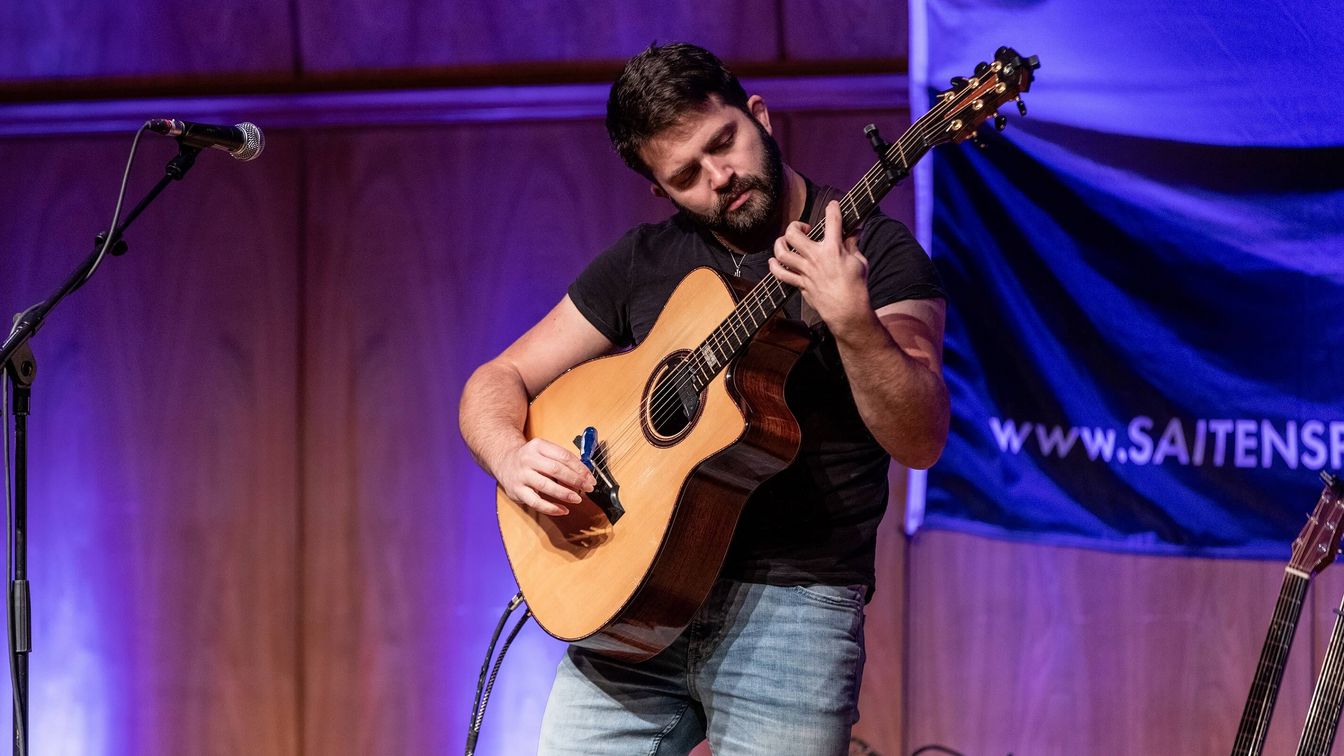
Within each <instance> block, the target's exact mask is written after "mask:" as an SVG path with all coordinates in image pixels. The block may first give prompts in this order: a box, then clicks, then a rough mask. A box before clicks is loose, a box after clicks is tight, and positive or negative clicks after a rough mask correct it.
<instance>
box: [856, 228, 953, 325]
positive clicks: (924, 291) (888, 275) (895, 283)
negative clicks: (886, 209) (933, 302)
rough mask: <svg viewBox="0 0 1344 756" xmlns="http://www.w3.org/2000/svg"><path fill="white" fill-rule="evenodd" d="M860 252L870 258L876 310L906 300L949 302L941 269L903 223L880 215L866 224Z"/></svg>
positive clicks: (871, 295) (870, 287)
mask: <svg viewBox="0 0 1344 756" xmlns="http://www.w3.org/2000/svg"><path fill="white" fill-rule="evenodd" d="M859 250H860V251H861V252H863V256H864V257H866V258H868V298H869V300H870V301H871V302H872V306H873V309H874V310H876V309H878V308H879V307H884V306H886V305H889V304H891V303H892V302H899V301H901V300H903V299H946V298H947V293H946V291H945V289H944V288H943V281H942V279H941V278H940V277H939V275H938V269H937V268H935V267H934V265H933V261H932V260H930V259H929V256H928V254H926V253H925V252H924V248H923V247H921V246H920V245H919V242H917V241H915V237H914V235H913V234H911V233H910V229H908V228H906V226H905V224H904V223H901V222H900V221H898V220H896V219H894V218H892V217H890V216H887V215H883V214H882V213H880V212H877V213H874V214H873V215H872V216H870V217H869V218H868V219H867V220H865V221H864V223H863V231H862V232H861V233H860V234H859Z"/></svg>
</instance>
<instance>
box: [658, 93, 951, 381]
mask: <svg viewBox="0 0 1344 756" xmlns="http://www.w3.org/2000/svg"><path fill="white" fill-rule="evenodd" d="M933 115H934V111H930V112H929V113H926V114H925V115H924V117H923V118H920V119H919V120H918V121H916V122H915V123H914V125H912V126H911V127H910V129H909V130H908V131H906V133H905V134H903V135H902V136H901V138H900V139H898V140H896V142H895V144H892V145H891V146H890V147H888V149H887V151H886V164H885V165H884V163H883V161H879V162H878V163H877V164H876V165H875V166H873V168H871V169H870V170H869V171H868V173H867V174H865V175H864V177H863V179H862V180H860V181H859V182H858V183H857V184H855V185H854V188H852V189H850V190H849V191H848V192H846V193H845V196H844V197H841V198H840V217H841V227H842V230H843V233H844V234H850V233H852V232H853V231H854V229H856V228H858V226H859V224H860V223H862V222H863V219H864V218H867V217H868V215H869V214H871V213H872V212H873V210H874V209H875V208H876V207H877V203H878V202H879V201H881V199H882V198H883V197H885V196H886V195H887V192H889V191H891V188H892V187H893V186H895V184H896V181H894V180H893V177H891V176H888V172H887V166H890V167H891V169H892V170H893V171H894V172H895V173H896V176H895V177H894V178H895V179H897V180H899V179H900V178H903V177H904V176H905V175H907V174H908V173H909V171H910V167H911V166H912V165H914V163H915V162H916V161H918V160H919V158H920V157H922V156H923V155H924V153H926V152H928V150H929V147H928V146H927V145H926V144H925V139H924V138H923V134H924V128H925V124H924V121H925V119H928V118H930V117H931V116H933ZM825 233H826V222H825V220H822V221H819V222H817V223H815V224H813V226H812V229H811V230H810V231H809V232H808V238H810V239H812V240H813V241H821V239H822V238H823V237H824V236H825ZM797 291H798V290H797V289H796V288H795V287H793V286H789V285H788V284H785V283H784V282H783V281H780V280H779V279H778V278H775V277H774V275H772V274H769V273H767V274H766V276H765V278H763V279H762V280H761V282H760V283H758V284H756V286H755V287H754V288H752V290H751V291H750V292H748V293H747V294H746V295H745V296H743V297H742V299H741V301H739V302H738V303H737V307H736V308H735V309H734V310H733V312H732V314H730V315H729V316H728V317H727V318H725V319H724V321H723V322H722V323H720V324H719V325H718V326H717V327H715V329H714V330H713V331H712V332H711V333H710V334H709V336H708V337H706V338H705V340H704V341H703V342H701V344H700V346H699V347H697V348H696V349H695V351H694V352H693V353H692V354H691V355H690V357H689V358H687V360H686V362H685V363H684V364H683V365H682V368H681V369H682V370H684V371H686V377H685V382H684V383H682V384H681V385H683V386H685V387H687V389H686V390H687V391H688V392H689V393H691V394H692V395H694V394H699V393H700V391H701V390H703V389H704V387H705V386H706V385H707V384H708V383H709V382H710V380H712V379H713V378H714V376H715V375H717V374H718V372H719V371H720V370H722V369H723V367H724V366H725V365H726V364H728V362H729V361H730V360H731V359H732V358H733V357H735V356H736V355H737V353H738V352H739V351H741V350H742V348H743V347H744V346H746V344H747V342H749V341H751V338H752V336H754V335H756V333H757V332H758V331H759V330H760V329H761V328H762V327H763V326H764V325H765V322H766V321H767V320H769V318H770V316H771V315H773V314H774V312H775V311H776V310H778V309H779V308H781V307H783V306H784V304H785V303H786V302H788V301H789V298H790V297H792V296H793V295H794V294H796V293H797Z"/></svg>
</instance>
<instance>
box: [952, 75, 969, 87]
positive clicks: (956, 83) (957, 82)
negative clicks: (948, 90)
mask: <svg viewBox="0 0 1344 756" xmlns="http://www.w3.org/2000/svg"><path fill="white" fill-rule="evenodd" d="M969 83H970V81H969V80H968V79H967V78H966V77H965V76H953V77H952V88H953V89H957V90H959V89H961V88H962V87H964V86H966V85H967V84H969Z"/></svg>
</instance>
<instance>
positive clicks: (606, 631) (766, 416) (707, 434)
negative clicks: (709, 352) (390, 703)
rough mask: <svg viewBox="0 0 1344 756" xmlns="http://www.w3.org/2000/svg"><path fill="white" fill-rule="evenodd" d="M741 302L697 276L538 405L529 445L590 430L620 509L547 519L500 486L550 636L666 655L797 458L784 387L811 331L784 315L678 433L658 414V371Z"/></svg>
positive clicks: (631, 653)
mask: <svg viewBox="0 0 1344 756" xmlns="http://www.w3.org/2000/svg"><path fill="white" fill-rule="evenodd" d="M735 282H736V283H741V282H737V281H735ZM738 296H739V292H738V291H737V290H735V289H734V288H733V287H732V286H730V284H729V283H728V282H727V281H726V280H725V279H724V278H723V277H722V276H720V275H719V274H718V273H716V272H714V271H712V270H709V269H707V268H699V269H696V270H694V271H692V272H691V273H690V274H689V275H687V276H686V278H685V279H683V280H682V282H681V283H680V284H678V286H677V288H676V290H675V291H674V292H673V294H672V296H671V298H670V299H669V300H668V302H667V304H666V305H665V306H664V308H663V311H662V313H661V314H660V315H659V317H658V321H657V322H656V323H655V324H654V327H653V329H652V330H651V331H650V332H649V334H648V337H647V338H646V339H645V340H644V341H643V343H641V344H640V345H639V346H638V347H636V348H634V349H632V350H631V351H629V352H625V353H622V354H618V355H611V356H607V357H601V358H598V359H596V360H591V361H589V362H586V363H583V364H581V365H579V366H577V367H575V368H573V369H572V370H570V371H568V372H566V373H565V374H563V375H561V376H560V377H559V378H557V379H556V380H555V382H553V383H552V384H551V385H550V386H547V387H546V389H545V390H543V391H542V392H541V393H540V394H539V395H538V396H537V397H536V398H535V399H534V400H533V401H532V404H531V406H530V407H529V409H528V416H527V422H526V425H525V427H524V429H523V433H524V435H525V436H526V437H527V438H528V439H532V438H544V439H547V440H548V441H551V442H553V443H555V444H559V445H561V446H564V447H566V448H571V449H573V448H575V439H576V437H578V436H580V435H582V434H583V432H584V430H585V429H586V428H589V427H592V428H594V429H595V430H596V431H597V442H598V448H599V450H600V452H601V453H600V455H599V458H600V459H601V460H602V461H603V462H604V463H605V465H606V469H605V472H607V473H608V474H609V475H610V477H611V479H612V480H613V481H614V483H615V484H616V486H617V487H618V492H619V499H620V503H621V505H622V506H623V508H624V511H623V513H621V514H620V515H619V517H617V518H616V519H615V521H614V522H613V521H612V518H611V517H610V515H609V514H608V513H607V512H604V511H603V509H602V508H600V507H599V506H598V504H596V503H594V501H593V499H592V498H590V497H585V498H584V500H583V501H582V502H581V503H579V504H577V505H574V504H571V505H568V506H569V509H570V513H569V514H568V515H565V516H563V517H550V516H547V515H542V514H538V513H537V512H535V511H533V510H532V509H530V508H528V507H524V506H522V505H519V504H517V503H516V502H514V501H512V500H510V499H509V498H508V497H507V496H505V495H504V493H503V491H502V490H500V491H498V492H497V505H498V514H499V527H500V532H501V535H502V536H503V539H504V546H505V550H506V551H507V552H508V556H509V562H510V564H511V566H512V568H513V572H514V576H515V577H516V578H517V580H518V585H519V587H520V588H521V589H522V591H523V595H524V596H525V597H526V599H527V603H528V606H529V607H530V609H531V610H532V613H533V615H534V616H535V617H536V619H537V622H538V623H539V624H540V625H541V626H542V627H543V628H544V629H545V630H546V631H547V632H548V633H550V634H551V635H554V636H555V637H557V638H560V639H562V640H566V641H570V642H574V643H578V644H579V645H582V646H585V647H589V648H592V649H595V650H598V651H601V652H603V653H606V654H608V655H611V656H618V657H622V658H628V659H645V658H648V657H650V656H653V655H654V654H656V653H658V652H659V651H661V650H662V649H663V648H666V647H667V645H668V644H670V643H671V642H672V641H673V640H675V639H676V637H677V635H678V634H680V632H681V631H682V629H683V628H684V627H685V626H686V625H687V624H688V623H689V622H690V620H691V617H692V616H693V615H694V613H695V612H696V610H697V609H698V608H699V607H700V605H701V604H702V603H703V602H704V599H705V597H706V596H707V595H708V593H709V590H710V587H711V586H712V584H713V582H714V580H715V578H716V577H717V576H718V573H719V569H720V567H721V566H722V564H723V560H724V556H725V555H726V553H727V550H728V545H729V543H730V541H731V540H732V535H733V531H734V529H735V528H736V525H737V520H738V516H739V514H740V513H741V511H742V507H743V505H744V504H745V502H746V499H747V497H748V496H749V495H750V493H751V492H752V490H754V489H755V488H756V486H758V485H759V484H760V483H761V482H762V481H764V480H765V479H766V478H768V477H770V476H771V475H774V474H775V473H776V472H778V471H779V470H781V469H783V468H784V467H785V466H787V465H788V464H789V462H791V461H792V459H793V457H794V456H795V454H796V453H797V450H798V442H799V431H798V423H797V421H796V420H795V419H794V418H793V415H792V413H790V412H789V409H788V407H787V406H786V404H785V403H784V396H783V393H784V392H783V386H784V380H785V379H786V378H787V376H788V372H789V370H791V369H792V367H793V365H794V363H795V362H796V361H797V359H798V357H799V355H800V354H801V353H802V351H803V350H804V349H806V347H807V345H808V337H807V335H806V331H805V329H803V328H802V326H801V324H797V323H794V322H791V321H787V320H784V319H783V318H781V317H780V316H779V314H778V313H776V314H775V315H773V316H772V317H771V318H770V320H769V321H768V322H767V324H766V326H765V327H764V328H762V329H761V330H760V331H759V332H758V333H757V334H756V335H755V337H754V338H753V339H752V340H751V342H750V343H749V344H748V346H747V347H746V349H745V350H744V351H743V352H742V353H741V354H739V356H738V357H737V358H736V359H734V360H733V361H732V362H730V363H729V365H728V367H727V369H726V370H722V371H719V372H718V373H717V375H715V376H714V377H713V378H712V379H711V380H710V381H709V383H708V384H707V385H706V386H705V389H704V390H703V391H702V392H701V393H700V399H699V403H698V405H697V407H696V409H695V411H694V412H693V417H691V418H690V421H689V423H688V424H685V427H684V428H677V427H675V425H674V426H672V427H669V426H667V425H666V424H665V423H664V424H662V425H660V424H659V422H658V418H659V417H661V416H662V413H660V411H661V410H664V409H665V407H664V406H662V405H663V404H665V402H659V400H658V398H657V392H656V391H654V388H655V387H656V386H657V385H659V379H660V378H665V377H666V375H667V374H668V371H669V368H670V367H671V366H675V365H677V364H678V363H680V362H681V361H682V360H683V359H684V358H685V357H686V356H687V355H688V354H689V353H690V352H692V350H695V349H697V347H699V346H700V345H701V343H702V342H703V341H704V340H705V338H706V337H707V336H708V335H709V334H710V332H711V331H712V330H713V329H714V327H715V326H717V325H718V324H719V323H720V322H721V321H723V320H724V319H725V318H727V317H728V316H729V315H730V314H731V313H732V312H733V309H734V307H735V306H736V304H737V300H738ZM576 453H577V450H576Z"/></svg>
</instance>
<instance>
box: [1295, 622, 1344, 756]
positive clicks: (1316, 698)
mask: <svg viewBox="0 0 1344 756" xmlns="http://www.w3.org/2000/svg"><path fill="white" fill-rule="evenodd" d="M1341 607H1344V604H1341ZM1341 651H1344V616H1337V617H1336V618H1335V626H1334V629H1333V630H1332V631H1331V633H1330V645H1329V647H1328V649H1327V650H1326V654H1325V661H1324V662H1323V663H1322V664H1321V679H1320V680H1318V681H1317V683H1316V690H1315V691H1314V692H1313V693H1312V696H1311V705H1310V706H1309V707H1308V709H1307V723H1306V726H1305V728H1304V729H1303V731H1302V739H1301V742H1300V743H1299V744H1298V753H1299V754H1302V753H1318V754H1322V756H1324V754H1326V753H1328V749H1325V750H1323V747H1324V746H1326V745H1327V742H1325V741H1329V742H1330V743H1333V741H1334V728H1331V729H1330V731H1329V733H1328V737H1326V736H1327V732H1326V730H1325V725H1326V724H1327V722H1326V721H1325V720H1327V719H1331V718H1333V719H1334V723H1333V724H1334V727H1338V726H1339V716H1338V714H1337V713H1336V714H1334V715H1333V717H1331V716H1326V717H1322V714H1329V713H1330V709H1331V708H1333V709H1335V710H1336V711H1337V710H1338V708H1339V706H1338V701H1336V702H1334V703H1332V702H1331V701H1330V699H1331V698H1332V697H1333V698H1336V699H1338V698H1339V695H1338V694H1339V687H1340V686H1339V682H1340V680H1339V677H1340V673H1341V671H1342V670H1340V669H1339V657H1340V653H1341ZM1323 738H1324V739H1325V741H1323V740H1322V739H1323ZM1308 748H1310V749H1311V750H1308Z"/></svg>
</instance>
